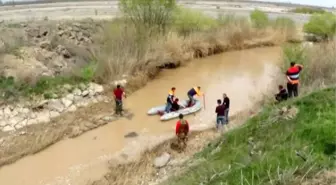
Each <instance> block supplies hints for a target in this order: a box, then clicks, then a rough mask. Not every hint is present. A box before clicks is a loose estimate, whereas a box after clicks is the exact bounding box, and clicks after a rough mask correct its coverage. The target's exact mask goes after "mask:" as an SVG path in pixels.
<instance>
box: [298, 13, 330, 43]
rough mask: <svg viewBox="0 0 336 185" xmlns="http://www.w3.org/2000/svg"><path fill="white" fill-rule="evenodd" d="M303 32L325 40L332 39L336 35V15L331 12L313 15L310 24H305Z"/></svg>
mask: <svg viewBox="0 0 336 185" xmlns="http://www.w3.org/2000/svg"><path fill="white" fill-rule="evenodd" d="M303 30H304V32H306V33H310V34H314V35H317V36H320V37H322V39H324V40H327V39H332V38H333V36H334V35H335V33H336V15H334V14H333V13H330V12H326V13H323V14H313V15H312V16H311V17H310V20H309V22H308V23H306V24H304V26H303Z"/></svg>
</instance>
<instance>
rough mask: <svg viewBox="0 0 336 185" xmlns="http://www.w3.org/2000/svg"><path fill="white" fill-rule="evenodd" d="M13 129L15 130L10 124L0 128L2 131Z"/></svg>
mask: <svg viewBox="0 0 336 185" xmlns="http://www.w3.org/2000/svg"><path fill="white" fill-rule="evenodd" d="M13 130H15V128H14V127H12V126H9V125H7V126H5V127H4V128H3V129H2V131H4V132H10V131H13Z"/></svg>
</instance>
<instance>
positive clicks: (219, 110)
mask: <svg viewBox="0 0 336 185" xmlns="http://www.w3.org/2000/svg"><path fill="white" fill-rule="evenodd" d="M215 113H216V114H217V117H216V128H217V130H218V131H219V130H221V129H222V128H223V126H224V124H225V106H224V104H222V100H220V99H218V100H217V107H216V110H215Z"/></svg>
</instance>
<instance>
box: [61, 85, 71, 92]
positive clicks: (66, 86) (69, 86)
mask: <svg viewBox="0 0 336 185" xmlns="http://www.w3.org/2000/svg"><path fill="white" fill-rule="evenodd" d="M63 88H64V89H65V90H68V91H69V90H71V89H72V87H71V85H70V84H64V85H63Z"/></svg>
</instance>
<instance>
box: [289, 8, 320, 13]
mask: <svg viewBox="0 0 336 185" xmlns="http://www.w3.org/2000/svg"><path fill="white" fill-rule="evenodd" d="M290 12H294V13H303V14H314V13H325V12H326V11H325V10H323V9H322V8H310V7H300V8H295V9H293V10H291V11H290Z"/></svg>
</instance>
